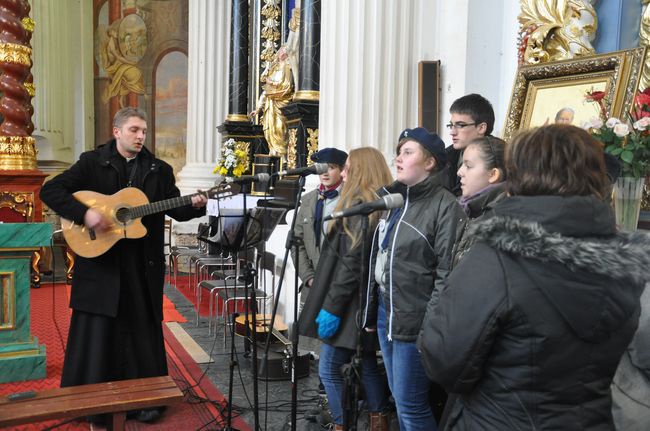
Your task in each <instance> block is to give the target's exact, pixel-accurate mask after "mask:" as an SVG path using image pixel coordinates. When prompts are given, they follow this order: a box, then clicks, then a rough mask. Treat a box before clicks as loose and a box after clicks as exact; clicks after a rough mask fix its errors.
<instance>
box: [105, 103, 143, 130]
mask: <svg viewBox="0 0 650 431" xmlns="http://www.w3.org/2000/svg"><path fill="white" fill-rule="evenodd" d="M131 117H138V118H139V119H141V120H144V121H147V113H146V112H144V111H143V110H142V109H140V108H135V107H133V106H127V107H125V108H122V109H120V110H119V111H117V112H116V113H115V116H114V117H113V127H117V128H118V129H119V128H120V127H122V125H123V124H124V123H126V121H127V120H128V119H129V118H131Z"/></svg>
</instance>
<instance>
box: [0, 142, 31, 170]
mask: <svg viewBox="0 0 650 431" xmlns="http://www.w3.org/2000/svg"><path fill="white" fill-rule="evenodd" d="M21 169H36V140H35V139H34V138H33V137H31V136H0V170H21Z"/></svg>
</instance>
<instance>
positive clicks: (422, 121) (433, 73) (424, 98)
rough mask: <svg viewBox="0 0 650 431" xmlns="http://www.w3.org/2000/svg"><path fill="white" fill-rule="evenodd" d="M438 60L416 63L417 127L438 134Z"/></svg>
mask: <svg viewBox="0 0 650 431" xmlns="http://www.w3.org/2000/svg"><path fill="white" fill-rule="evenodd" d="M439 116H440V60H436V61H421V62H419V63H418V125H419V126H420V127H424V128H425V129H427V130H429V131H430V132H434V133H437V134H440V127H439V125H438V118H439Z"/></svg>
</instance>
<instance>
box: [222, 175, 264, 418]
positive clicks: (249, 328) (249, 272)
mask: <svg viewBox="0 0 650 431" xmlns="http://www.w3.org/2000/svg"><path fill="white" fill-rule="evenodd" d="M241 193H242V194H243V199H242V201H243V211H244V222H243V229H244V238H243V250H244V274H243V278H244V304H245V306H244V326H245V327H246V335H250V336H251V339H252V343H251V344H252V365H251V367H252V373H253V420H254V425H255V428H254V429H255V430H256V431H257V430H258V429H260V428H259V398H258V386H257V344H256V343H255V337H256V336H257V316H256V313H257V310H256V308H257V307H256V304H257V300H256V299H257V298H256V295H255V289H254V288H253V289H251V290H250V302H252V303H253V307H254V308H253V313H252V317H251V321H249V316H251V314H250V304H249V285H251V283H252V282H253V280H254V278H255V276H256V275H257V274H256V270H255V269H254V268H252V267H251V263H250V262H249V260H248V235H247V230H248V221H249V215H248V208H247V207H246V184H242V185H241ZM236 289H237V280H235V285H234V287H233V294H236ZM226 291H227V287H226ZM236 317H237V313H233V314H232V317H231V318H232V322H231V323H232V325H231V327H230V328H231V331H230V336H231V337H232V338H231V344H230V375H229V382H228V415H227V419H226V420H227V421H226V427H225V428H224V430H226V431H231V430H234V428H233V427H232V396H233V395H232V393H233V379H234V368H235V366H236V365H237V361H236V359H235V324H236ZM249 322H250V324H249Z"/></svg>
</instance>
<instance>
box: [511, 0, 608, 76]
mask: <svg viewBox="0 0 650 431" xmlns="http://www.w3.org/2000/svg"><path fill="white" fill-rule="evenodd" d="M518 19H519V23H520V24H521V28H522V33H523V34H524V35H525V36H524V37H523V38H522V40H521V41H520V43H521V44H522V46H520V50H523V51H524V53H523V62H524V64H537V63H544V62H548V61H558V60H567V59H570V58H575V57H580V56H585V55H591V54H594V53H595V50H594V47H593V46H592V44H591V41H592V40H593V39H594V37H595V36H596V29H597V27H598V16H597V15H596V10H595V9H594V7H593V5H592V4H591V1H589V0H521V13H520V14H519V18H518ZM524 44H525V45H524Z"/></svg>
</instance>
